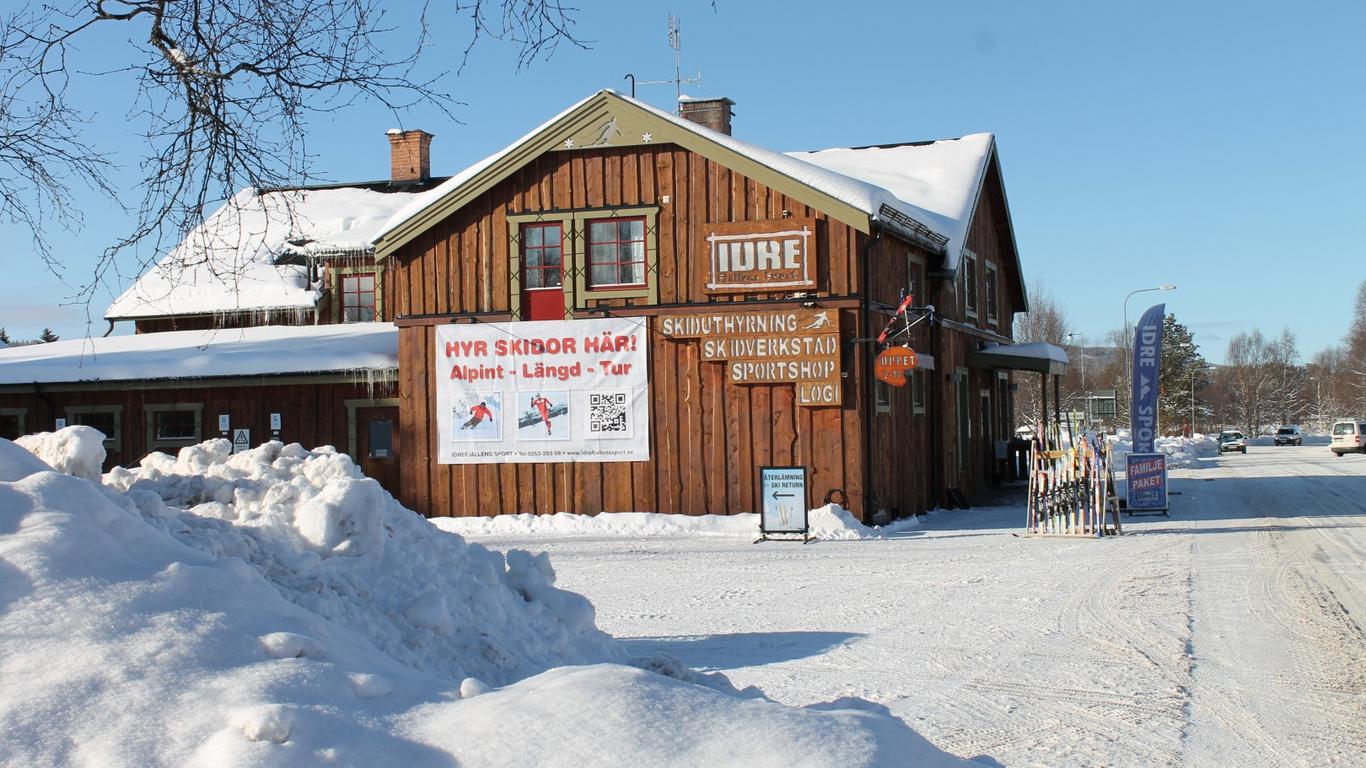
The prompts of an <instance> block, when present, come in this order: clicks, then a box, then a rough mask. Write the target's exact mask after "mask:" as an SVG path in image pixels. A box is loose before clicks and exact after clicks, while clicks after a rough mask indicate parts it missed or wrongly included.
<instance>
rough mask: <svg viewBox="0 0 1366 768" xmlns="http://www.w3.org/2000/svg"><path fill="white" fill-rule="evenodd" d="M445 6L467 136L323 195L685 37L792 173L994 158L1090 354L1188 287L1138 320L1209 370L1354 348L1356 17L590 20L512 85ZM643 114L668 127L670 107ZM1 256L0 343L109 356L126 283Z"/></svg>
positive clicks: (108, 52)
mask: <svg viewBox="0 0 1366 768" xmlns="http://www.w3.org/2000/svg"><path fill="white" fill-rule="evenodd" d="M452 5H453V3H452V2H449V1H447V2H441V3H438V4H436V5H435V6H434V7H433V8H432V9H431V10H430V11H429V20H430V22H431V23H432V24H433V28H434V29H433V31H434V36H433V40H432V42H431V44H430V45H429V47H428V48H427V50H426V56H427V59H426V61H427V66H428V67H429V68H430V69H431V70H432V71H437V70H442V69H449V70H451V74H450V76H449V77H448V79H447V80H446V82H445V84H444V85H445V88H446V89H447V90H448V91H450V92H451V93H452V94H454V95H455V97H456V98H457V99H459V100H460V101H462V102H464V104H465V105H464V106H462V107H460V108H459V110H458V117H459V119H460V121H461V122H460V123H452V122H450V121H449V120H448V119H446V118H445V117H443V116H441V115H439V114H438V113H437V112H435V111H434V110H431V109H417V110H414V111H412V112H410V113H407V114H405V115H403V116H402V118H401V119H396V118H395V117H394V116H393V115H392V114H390V113H387V112H386V111H385V110H383V109H381V108H378V107H370V106H359V107H355V108H352V109H349V110H348V111H345V112H342V113H339V114H336V115H332V116H326V117H323V118H319V119H315V120H314V121H313V123H312V130H311V131H310V141H311V144H310V150H311V151H312V152H314V153H315V154H316V155H317V157H318V165H317V167H316V168H315V171H316V173H315V175H317V176H321V177H325V178H329V179H333V180H342V181H345V180H366V179H378V178H384V177H385V176H386V175H387V173H388V145H387V141H386V140H385V137H384V131H385V129H387V128H389V127H393V126H395V125H399V124H401V125H402V126H403V127H406V128H423V129H426V130H428V131H430V132H432V133H434V134H436V139H435V141H434V143H433V145H432V169H433V172H434V173H436V174H442V175H444V174H449V173H454V172H456V171H458V170H459V169H461V168H463V167H465V166H466V165H468V164H470V163H472V162H475V161H476V160H478V159H480V158H482V157H483V156H485V155H487V154H489V153H491V152H493V151H495V150H497V149H500V148H501V147H503V146H505V145H506V144H507V143H508V142H510V141H512V140H513V139H515V138H516V137H518V136H520V135H522V134H523V133H524V132H526V131H527V130H529V129H531V128H533V127H535V126H536V125H538V124H540V123H541V122H542V121H544V120H545V119H546V118H548V117H549V116H551V115H553V114H554V113H556V112H558V111H559V110H561V109H563V108H564V107H565V106H568V105H569V104H571V103H573V102H575V101H577V100H578V99H580V98H582V97H583V96H585V95H587V94H589V93H591V92H592V91H594V90H596V89H598V88H604V87H608V88H617V89H622V90H625V89H627V88H628V87H629V86H628V85H627V84H626V81H625V80H624V79H623V76H624V74H625V73H627V72H633V73H635V74H636V76H637V78H638V79H640V80H647V79H663V78H666V77H669V76H671V75H672V69H673V59H672V52H671V51H670V50H669V48H668V46H667V41H666V29H665V27H666V17H667V14H668V13H669V12H670V11H672V12H673V13H675V14H677V15H678V16H679V17H680V18H681V21H682V40H683V69H684V71H685V73H692V72H694V71H696V70H701V71H702V73H703V84H702V86H701V87H700V88H688V89H687V90H688V91H689V92H691V93H693V94H694V95H704V96H714V95H724V96H729V97H730V98H732V99H734V100H735V101H736V102H737V104H736V107H735V112H736V117H735V124H734V125H735V134H736V135H737V136H738V137H740V138H743V139H746V140H749V141H753V142H756V143H759V144H763V145H766V146H770V147H773V148H775V149H782V150H799V149H814V148H822V147H830V146H857V145H865V144H877V143H890V142H897V141H908V140H921V139H931V138H943V137H952V136H959V135H962V134H966V133H973V132H977V131H991V132H994V133H995V134H996V135H997V139H998V142H999V146H1000V151H1001V159H1002V166H1003V170H1004V173H1005V180H1006V188H1007V192H1008V194H1009V198H1010V205H1011V211H1012V214H1013V217H1014V222H1015V228H1016V236H1017V239H1018V242H1019V246H1020V251H1021V256H1022V259H1023V262H1024V269H1025V273H1026V279H1027V280H1029V281H1030V282H1031V283H1032V282H1035V281H1038V282H1040V283H1042V284H1043V285H1044V286H1045V288H1046V290H1047V291H1048V292H1049V293H1051V294H1052V295H1053V296H1054V298H1055V299H1057V300H1058V301H1059V303H1060V304H1061V305H1062V306H1063V307H1064V309H1065V311H1066V313H1067V316H1068V320H1069V323H1070V325H1071V326H1072V328H1073V329H1074V330H1075V331H1077V332H1078V333H1081V334H1083V335H1084V336H1085V337H1086V338H1087V339H1088V340H1100V339H1102V338H1103V336H1104V334H1105V333H1107V332H1108V331H1109V330H1111V329H1113V328H1116V327H1118V326H1119V325H1120V322H1121V319H1122V318H1121V302H1122V301H1123V299H1124V296H1125V294H1127V293H1128V292H1129V291H1132V290H1134V289H1137V288H1145V287H1150V286H1155V285H1158V284H1160V283H1175V284H1176V285H1178V286H1179V289H1178V290H1176V291H1174V292H1170V293H1165V294H1142V295H1140V296H1136V297H1134V299H1133V300H1131V301H1130V302H1129V312H1130V317H1131V318H1136V317H1137V316H1138V314H1139V313H1140V312H1141V311H1142V310H1143V309H1144V308H1146V307H1147V306H1148V305H1149V304H1150V303H1155V301H1156V300H1165V301H1166V302H1167V305H1168V309H1169V311H1172V312H1174V313H1175V314H1176V316H1177V318H1178V319H1179V320H1181V321H1182V322H1184V323H1186V324H1187V325H1189V326H1190V327H1191V328H1192V329H1193V330H1194V331H1195V334H1196V341H1197V342H1198V343H1199V344H1200V346H1201V348H1202V351H1203V352H1204V353H1205V354H1206V355H1207V356H1208V357H1209V358H1210V359H1212V360H1214V361H1220V360H1222V358H1223V353H1224V348H1225V346H1226V344H1227V342H1228V338H1229V337H1230V336H1232V335H1233V334H1234V333H1237V332H1238V331H1240V330H1246V329H1251V328H1252V327H1257V328H1260V329H1261V330H1262V331H1263V332H1267V333H1270V334H1275V333H1279V331H1280V330H1281V328H1283V327H1289V328H1290V329H1291V330H1293V331H1294V332H1295V333H1296V335H1297V336H1298V338H1299V341H1300V352H1301V354H1302V356H1303V357H1305V358H1308V357H1309V356H1311V355H1312V354H1313V353H1314V352H1315V351H1317V350H1319V349H1321V348H1323V347H1325V346H1327V345H1329V344H1333V343H1337V342H1338V341H1340V339H1341V337H1342V336H1343V334H1344V333H1345V331H1346V329H1347V325H1348V322H1349V319H1350V313H1351V310H1352V301H1353V298H1354V296H1355V292H1356V288H1357V285H1358V284H1359V283H1360V282H1361V281H1362V280H1363V279H1366V192H1363V190H1362V187H1361V183H1362V179H1363V178H1366V144H1363V141H1362V138H1363V136H1366V99H1363V98H1362V92H1361V88H1362V76H1363V74H1364V73H1366V46H1363V45H1362V44H1361V42H1360V40H1359V35H1360V31H1361V30H1362V29H1363V28H1366V10H1364V9H1366V5H1363V4H1357V3H1346V2H1343V3H1315V2H1304V3H1296V4H1294V5H1290V4H1280V3H1274V4H1273V3H1256V2H1240V3H1234V2H1226V3H1147V4H1123V5H1121V4H1111V3H1093V2H1076V3H1037V2H1036V3H1020V2H976V3H910V2H886V3H871V2H870V3H857V2H844V3H828V2H821V3H817V2H785V3H781V4H775V3H758V2H742V1H741V0H718V2H717V5H716V8H715V9H713V8H712V6H711V4H710V3H709V2H697V1H695V0H694V1H692V2H683V1H682V0H679V2H676V3H675V4H673V5H672V6H666V5H657V6H656V5H652V4H649V3H620V2H601V3H598V2H595V3H585V4H584V5H585V6H587V7H585V9H584V10H583V11H581V12H580V13H579V14H578V17H577V18H578V32H579V34H580V35H581V36H582V37H583V38H584V39H586V40H589V41H591V42H590V46H591V48H590V49H589V50H582V49H578V48H574V47H571V46H562V47H561V48H560V49H559V50H558V51H557V52H556V53H555V54H554V56H553V57H552V58H551V59H550V60H549V61H548V62H547V61H538V62H536V63H535V64H534V65H533V66H531V67H530V68H528V69H523V70H522V71H517V70H516V66H515V55H514V52H513V50H512V49H511V48H510V47H508V46H507V45H505V44H501V43H498V42H496V41H492V40H485V41H483V42H482V43H481V44H480V46H479V47H477V48H476V49H475V52H474V54H473V55H472V57H471V59H470V61H469V63H468V64H467V65H466V66H465V68H464V70H463V71H462V72H460V73H458V74H456V73H455V71H454V70H455V69H456V67H457V66H458V64H459V61H460V57H461V55H462V53H463V51H464V48H465V45H466V43H467V42H468V39H469V35H468V28H467V22H466V21H465V20H464V19H463V18H460V17H457V16H455V15H454V13H453V12H452V11H451V6H452ZM143 34H145V30H142V29H133V28H126V29H122V30H118V31H117V33H116V34H110V35H105V36H103V37H100V38H98V39H96V38H91V39H90V40H89V41H88V42H87V43H86V44H85V47H84V49H83V52H82V53H83V55H86V56H89V57H90V58H91V60H92V61H93V60H103V61H117V60H118V59H119V57H120V56H122V55H124V52H125V51H126V50H127V46H128V43H127V42H126V41H127V40H129V39H132V38H136V37H139V36H141V35H143ZM80 93H81V95H83V97H84V98H86V99H87V100H88V101H87V103H88V104H90V105H92V108H94V109H96V110H97V111H98V114H97V116H96V119H95V122H94V123H93V124H92V126H91V130H92V131H94V132H96V133H97V134H98V137H99V141H100V142H101V146H102V147H104V148H107V149H109V150H110V151H111V153H112V155H113V157H114V158H115V160H116V161H117V162H119V163H121V164H122V165H123V166H124V168H125V172H123V173H121V174H120V175H119V176H118V177H117V178H118V180H119V181H120V182H121V183H123V184H125V185H128V186H129V187H130V196H131V194H135V192H136V190H132V189H131V185H133V184H135V183H136V180H137V173H136V170H137V169H136V163H137V160H138V151H139V146H138V142H137V140H136V133H135V128H136V126H130V124H129V121H128V118H127V106H126V105H127V104H128V103H129V101H130V100H131V98H132V94H131V93H124V92H122V91H121V89H120V87H119V84H118V83H117V82H114V81H109V80H104V81H100V82H97V83H94V84H86V85H83V86H82V90H81V92H80ZM638 94H639V96H640V97H641V98H643V99H645V100H647V101H650V102H652V103H654V104H656V105H659V106H661V107H665V108H669V107H670V106H671V104H672V101H673V88H672V86H642V87H640V88H639V90H638ZM81 201H82V208H83V209H84V210H85V212H86V221H85V227H84V229H83V230H82V231H81V232H80V233H79V234H76V235H70V234H66V233H54V234H53V235H52V239H53V241H54V243H55V244H56V246H57V248H56V250H57V253H58V255H59V256H60V257H61V258H62V259H63V261H64V262H65V264H66V265H67V269H68V270H69V275H68V280H69V281H72V282H76V281H79V280H80V276H81V275H82V274H84V273H85V272H86V271H87V270H88V269H89V268H90V267H91V265H93V263H94V260H95V258H96V256H97V255H98V253H99V252H100V250H101V249H102V247H103V246H104V244H106V243H107V242H109V241H110V240H111V239H113V238H114V237H115V236H117V235H118V234H120V233H121V232H122V231H123V229H124V228H125V227H126V226H127V225H128V222H127V221H126V220H125V219H124V218H123V217H122V215H121V214H119V213H118V211H117V209H116V208H115V207H113V206H111V205H110V204H109V203H108V202H107V201H105V200H103V199H102V198H99V197H94V196H89V195H85V196H82V198H81ZM0 233H2V234H3V235H4V236H5V238H6V241H7V242H8V243H9V245H10V247H9V249H8V252H7V254H6V256H5V262H6V264H8V265H9V266H10V269H9V270H7V273H8V279H6V280H5V281H4V284H3V285H0V326H4V327H6V328H8V329H9V331H10V333H11V335H13V336H18V337H32V336H36V335H37V333H38V332H39V331H40V330H41V329H42V328H43V327H44V326H50V327H52V328H53V329H54V330H56V331H57V332H58V333H59V334H61V335H62V336H63V337H73V336H78V335H82V334H85V333H87V332H91V333H94V334H96V335H98V334H101V333H103V332H104V330H105V325H104V323H103V322H102V321H100V320H99V315H100V314H101V313H102V311H103V309H104V306H105V305H106V304H107V302H108V301H109V300H110V299H111V298H112V295H114V294H116V293H117V291H119V290H121V289H122V288H123V287H125V286H126V279H125V280H124V281H123V282H122V283H118V284H115V285H110V286H107V287H106V288H104V289H102V290H101V291H99V292H98V294H97V296H96V299H95V301H94V302H93V304H92V305H91V308H90V315H92V316H93V317H94V318H95V323H94V325H91V326H89V327H87V323H86V318H87V313H86V311H85V308H83V307H74V306H63V304H62V297H64V296H66V295H68V294H69V290H68V289H67V288H65V287H64V286H63V285H62V283H61V282H59V281H58V280H57V279H56V278H54V277H52V276H51V275H49V274H46V273H44V272H43V270H42V269H41V267H40V266H39V261H38V259H37V256H36V255H34V252H33V249H32V247H31V245H30V243H29V241H30V238H29V237H28V236H27V234H26V233H24V232H22V231H20V230H17V229H14V228H12V227H10V228H0ZM131 264H132V261H131V260H129V261H128V262H127V263H126V265H129V266H130V265H131ZM1154 297H1156V299H1155V301H1153V302H1149V301H1146V299H1150V298H1154ZM87 328H89V330H88V331H87Z"/></svg>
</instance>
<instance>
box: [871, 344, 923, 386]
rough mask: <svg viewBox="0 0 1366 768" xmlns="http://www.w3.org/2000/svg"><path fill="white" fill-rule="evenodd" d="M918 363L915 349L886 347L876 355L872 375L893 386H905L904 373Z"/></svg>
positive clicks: (913, 368)
mask: <svg viewBox="0 0 1366 768" xmlns="http://www.w3.org/2000/svg"><path fill="white" fill-rule="evenodd" d="M919 364H920V358H918V357H916V355H915V350H913V349H911V348H910V347H888V348H887V349H884V350H882V352H881V353H880V354H878V356H877V362H876V363H875V364H874V365H873V375H874V376H876V377H877V380H878V381H881V382H884V383H886V384H890V385H892V386H894V387H904V386H906V374H907V373H909V372H910V371H913V370H915V367H916V366H917V365H919Z"/></svg>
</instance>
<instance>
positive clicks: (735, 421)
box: [385, 145, 866, 515]
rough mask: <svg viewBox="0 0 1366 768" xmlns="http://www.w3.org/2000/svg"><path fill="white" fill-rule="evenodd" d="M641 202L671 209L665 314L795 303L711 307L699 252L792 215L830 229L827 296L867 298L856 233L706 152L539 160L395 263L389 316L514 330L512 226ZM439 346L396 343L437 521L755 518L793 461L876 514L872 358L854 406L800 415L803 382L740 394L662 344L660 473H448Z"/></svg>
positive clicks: (506, 468)
mask: <svg viewBox="0 0 1366 768" xmlns="http://www.w3.org/2000/svg"><path fill="white" fill-rule="evenodd" d="M666 196H667V197H668V199H669V202H667V203H665V202H664V197H666ZM636 205H658V206H659V213H658V215H657V216H656V217H655V222H654V224H655V227H656V237H657V243H658V258H657V262H656V263H657V269H656V272H655V273H654V274H652V275H650V279H651V280H655V281H657V289H658V302H659V303H660V304H663V305H680V304H688V305H693V304H706V305H709V306H710V307H712V308H713V309H715V308H718V305H729V304H730V303H732V302H744V301H745V299H746V298H749V299H750V300H751V301H753V300H763V299H768V300H776V299H784V298H785V297H786V294H785V293H774V294H762V293H761V294H757V295H756V294H749V295H748V296H734V297H731V296H709V295H708V294H707V293H706V292H705V291H704V288H703V286H704V283H705V280H706V270H705V266H706V265H705V261H704V260H703V259H702V258H700V255H699V254H698V253H697V247H696V244H697V243H698V241H699V239H700V236H699V235H700V231H701V227H702V225H703V224H704V223H707V222H716V221H753V220H763V219H781V218H783V216H784V212H786V213H787V215H790V216H794V217H804V216H809V217H814V218H816V219H817V220H818V225H817V247H818V252H819V254H820V263H819V268H818V273H817V284H818V291H819V293H820V295H822V296H848V295H850V294H852V293H854V292H855V291H856V290H857V286H858V275H857V274H856V273H855V269H854V266H853V265H854V264H855V263H856V262H857V260H856V259H855V258H853V254H854V253H855V251H856V249H857V248H858V247H859V246H860V243H861V240H862V238H863V236H862V235H860V234H859V233H858V232H857V231H855V230H854V229H852V228H851V227H849V226H847V225H845V224H842V223H840V222H837V221H833V220H830V219H829V218H828V217H826V216H824V215H823V214H821V213H820V212H819V211H816V210H814V209H812V208H809V207H807V206H804V205H801V204H800V203H798V202H796V201H794V200H792V199H790V198H788V197H786V196H784V195H782V194H779V193H776V192H774V191H772V190H771V189H769V188H767V187H765V186H763V185H761V184H758V183H756V182H754V181H753V180H751V179H748V178H745V177H744V176H742V175H741V174H738V173H735V172H733V171H731V170H730V169H728V168H725V167H723V166H721V165H718V164H717V163H715V162H712V161H710V160H708V159H706V158H704V157H702V156H700V155H697V154H694V153H691V152H688V151H686V150H683V149H679V148H677V147H673V146H669V145H661V146H656V147H647V148H642V149H616V150H594V151H581V152H551V153H548V154H545V155H542V156H541V157H540V158H538V159H537V160H535V161H534V162H532V163H530V164H529V165H527V166H526V167H524V168H523V169H521V170H520V171H518V172H517V173H515V174H513V175H512V176H511V177H509V178H508V179H507V180H505V181H504V182H502V183H500V184H499V185H498V186H496V187H495V188H494V189H493V190H492V191H490V192H489V193H488V194H486V195H484V196H482V197H480V198H479V199H478V200H477V201H475V202H474V203H473V204H471V205H469V206H466V207H465V208H464V209H462V210H461V211H459V212H457V213H456V214H455V215H453V216H452V217H450V218H449V219H447V220H445V221H443V222H441V223H440V224H439V225H438V226H436V227H435V228H433V229H432V230H431V231H429V232H427V233H425V234H424V235H422V236H421V237H419V238H417V239H416V240H414V241H413V242H411V243H409V244H408V245H407V246H405V247H404V248H403V249H402V250H400V251H399V252H398V253H397V254H395V256H394V257H392V258H390V259H388V260H387V261H386V262H385V263H386V268H387V271H386V275H385V278H386V279H385V290H386V296H385V304H386V306H389V307H393V308H394V312H395V313H396V316H398V317H402V316H405V315H408V316H414V315H444V314H459V313H481V314H488V313H492V314H493V315H494V316H495V317H498V318H501V317H506V316H508V315H505V313H508V312H510V309H511V301H510V298H511V297H510V294H509V290H510V289H509V284H510V274H509V269H510V268H515V267H513V266H512V262H513V261H514V260H515V258H516V254H515V253H513V252H511V247H510V246H511V244H510V242H509V238H508V234H507V233H508V227H507V216H509V215H518V214H526V213H535V212H541V211H545V212H552V211H553V212H556V213H559V212H572V211H575V210H580V209H598V208H610V207H616V206H622V207H624V206H636ZM566 282H570V281H568V280H566ZM639 303H640V300H634V299H620V298H617V299H596V298H593V297H592V295H591V292H590V293H589V294H588V295H587V296H584V297H575V301H574V304H575V305H576V306H577V307H578V308H579V315H580V316H589V315H588V311H589V310H591V309H595V308H618V309H624V308H626V307H631V306H633V305H638V304H639ZM788 306H792V307H796V306H798V304H797V302H791V303H789V304H788ZM752 308H755V309H758V308H759V306H758V305H755V306H753V307H752ZM763 308H764V309H778V308H781V305H778V306H775V305H772V304H766V305H763ZM736 309H737V310H740V309H743V308H742V307H736ZM661 311H662V310H661ZM840 315H841V329H842V334H843V337H844V338H845V339H846V340H848V339H852V338H853V337H854V336H855V335H856V332H858V329H859V328H860V327H861V317H860V313H859V312H858V311H856V310H853V309H843V310H841V311H840ZM433 338H434V336H433V332H432V330H431V328H429V327H423V326H416V327H405V328H402V329H401V330H400V333H399V359H400V362H399V369H400V371H401V372H402V373H401V376H400V385H399V389H400V392H401V393H402V394H401V397H402V407H401V408H400V413H401V419H402V427H401V432H402V433H403V434H404V435H405V436H407V438H408V443H407V446H408V449H409V450H410V451H413V452H414V454H415V455H413V456H412V459H413V460H412V461H407V462H404V466H403V472H404V476H403V481H402V484H403V487H404V488H405V495H404V497H403V501H404V502H405V504H407V505H409V506H411V507H413V508H414V509H417V510H419V511H422V512H424V513H426V514H429V515H475V514H496V513H501V512H523V511H525V512H538V513H551V512H558V511H570V512H584V513H595V512H600V511H631V510H649V511H659V512H678V513H686V514H705V513H718V514H726V513H735V512H752V511H755V510H756V509H758V507H759V503H758V490H757V487H756V485H757V468H758V467H759V466H762V465H766V464H794V463H795V464H804V465H806V466H808V468H809V471H810V478H809V487H810V489H811V494H812V499H811V502H812V503H813V504H818V503H820V501H821V500H822V499H823V498H824V496H825V494H826V493H827V491H829V490H832V489H839V490H842V491H844V492H845V493H846V494H848V497H849V500H850V506H851V507H852V508H854V509H856V510H859V509H862V508H863V506H864V503H865V499H864V491H863V487H864V482H865V481H864V468H863V466H862V456H863V450H862V448H861V441H862V435H863V430H862V425H861V422H860V419H861V414H862V409H863V405H864V401H865V399H866V397H865V393H864V392H863V391H862V387H861V386H860V385H859V382H861V381H862V378H861V377H860V376H859V375H858V374H857V373H856V370H862V367H863V365H864V354H865V352H864V350H862V349H856V350H852V352H851V354H849V355H848V356H847V357H848V359H847V361H846V363H845V371H846V373H848V374H849V375H848V377H847V378H846V379H845V385H844V386H845V392H844V405H843V406H842V407H838V408H799V407H797V406H796V405H795V403H794V399H795V396H796V390H795V387H794V386H793V385H791V384H776V385H736V384H732V383H731V382H730V381H729V380H728V379H727V377H726V376H725V364H724V363H719V362H718V363H708V362H702V361H701V359H700V350H699V346H698V343H697V342H677V341H669V340H665V339H662V338H659V337H658V336H652V338H651V342H650V393H651V431H650V433H651V456H652V458H651V460H650V461H646V462H607V463H601V464H598V463H559V464H507V465H444V464H438V463H436V458H435V457H436V432H435V429H434V427H433V426H432V425H433V423H434V422H433V420H432V416H431V413H430V409H431V407H432V405H431V404H432V402H433V401H434V398H433V394H432V392H431V391H430V386H431V373H430V370H431V366H432V363H433V360H434V351H433V348H432V344H433Z"/></svg>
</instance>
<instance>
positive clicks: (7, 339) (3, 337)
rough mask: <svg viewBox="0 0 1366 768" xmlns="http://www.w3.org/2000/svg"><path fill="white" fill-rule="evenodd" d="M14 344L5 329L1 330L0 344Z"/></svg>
mask: <svg viewBox="0 0 1366 768" xmlns="http://www.w3.org/2000/svg"><path fill="white" fill-rule="evenodd" d="M12 343H13V342H12V341H10V337H9V334H8V333H5V329H4V328H0V344H12Z"/></svg>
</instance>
